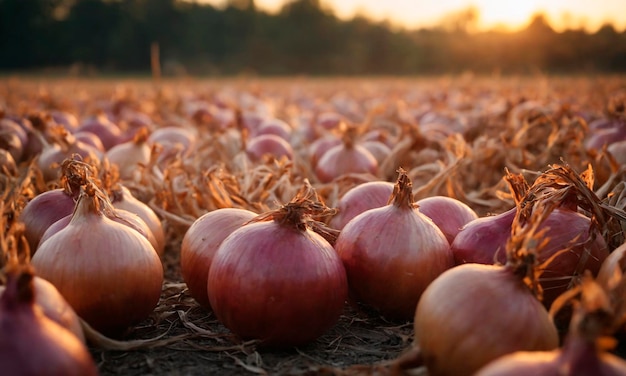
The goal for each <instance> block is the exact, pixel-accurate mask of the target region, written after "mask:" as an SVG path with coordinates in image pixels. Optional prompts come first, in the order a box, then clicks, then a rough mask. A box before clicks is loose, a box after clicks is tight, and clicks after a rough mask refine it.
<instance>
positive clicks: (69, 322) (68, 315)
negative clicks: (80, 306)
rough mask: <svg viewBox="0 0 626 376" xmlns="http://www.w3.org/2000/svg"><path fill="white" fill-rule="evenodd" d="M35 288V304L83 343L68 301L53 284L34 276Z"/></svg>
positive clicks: (0, 293) (83, 334) (81, 332)
mask: <svg viewBox="0 0 626 376" xmlns="http://www.w3.org/2000/svg"><path fill="white" fill-rule="evenodd" d="M33 287H34V289H35V304H36V305H37V306H39V308H40V309H41V311H42V312H43V314H44V315H46V317H48V318H49V319H50V320H52V321H54V322H56V323H57V324H59V325H61V326H62V327H64V328H65V329H68V330H69V331H70V332H72V333H74V335H75V336H76V337H77V338H78V339H80V341H81V342H83V343H85V333H84V332H83V328H82V326H81V323H80V319H79V318H78V315H76V312H74V310H73V309H72V307H71V306H70V305H69V303H68V302H67V301H66V300H65V298H63V296H62V295H61V294H60V293H59V290H57V289H56V287H54V285H53V284H52V283H50V282H48V281H46V280H45V279H43V278H40V277H37V276H35V278H34V279H33ZM4 290H5V286H0V296H2V294H3V293H4Z"/></svg>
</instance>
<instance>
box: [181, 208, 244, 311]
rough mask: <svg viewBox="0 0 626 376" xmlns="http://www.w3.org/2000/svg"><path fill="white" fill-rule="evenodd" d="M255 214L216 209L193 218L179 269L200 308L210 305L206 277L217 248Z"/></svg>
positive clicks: (232, 209)
mask: <svg viewBox="0 0 626 376" xmlns="http://www.w3.org/2000/svg"><path fill="white" fill-rule="evenodd" d="M255 216H256V213H254V212H252V211H250V210H245V209H238V208H222V209H217V210H213V211H211V212H208V213H206V214H204V215H202V216H201V217H200V218H198V219H196V220H195V221H194V223H193V224H192V225H191V227H189V229H188V230H187V232H186V233H185V236H184V237H183V241H182V245H181V249H180V271H181V274H182V276H183V280H184V281H185V283H186V284H187V287H188V288H189V294H190V295H191V296H192V297H193V298H194V299H195V300H196V301H197V302H198V303H199V304H200V305H201V306H202V307H204V308H207V309H210V308H211V304H210V302H209V295H208V293H207V280H208V278H209V269H210V267H211V263H212V261H213V257H214V256H215V252H217V248H218V247H219V245H220V244H221V243H222V241H223V240H224V239H226V237H227V236H228V235H230V234H231V233H232V232H233V231H235V230H236V229H238V228H239V227H241V226H242V225H243V224H244V223H246V222H248V221H249V220H251V219H252V218H254V217H255Z"/></svg>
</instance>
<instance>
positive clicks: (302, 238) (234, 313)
mask: <svg viewBox="0 0 626 376" xmlns="http://www.w3.org/2000/svg"><path fill="white" fill-rule="evenodd" d="M303 197H304V198H303ZM306 197H308V196H304V195H302V196H300V195H299V197H296V198H295V199H294V200H293V201H291V202H290V203H288V204H286V205H284V206H283V207H281V208H279V209H277V210H275V211H272V212H269V213H265V214H263V215H261V216H259V217H257V221H256V222H255V223H250V224H247V225H245V226H243V227H240V228H239V229H237V230H235V231H233V232H232V233H231V234H230V235H229V236H228V237H227V238H226V239H225V240H224V241H223V242H222V244H221V245H220V246H219V248H218V250H217V252H216V253H215V256H214V258H213V262H212V264H211V268H210V269H209V279H208V284H207V291H208V295H209V301H210V304H211V307H212V308H213V311H214V312H215V315H216V316H217V318H218V319H219V320H220V321H221V322H222V323H223V324H224V325H225V326H226V327H227V328H229V329H230V330H231V331H232V332H234V333H235V334H237V335H239V336H240V337H242V338H244V339H258V340H261V341H262V343H263V344H264V345H267V346H296V345H301V344H305V343H308V342H310V341H312V340H314V339H316V338H317V337H319V336H320V335H322V334H323V333H324V332H325V331H326V330H328V329H329V328H330V327H331V326H333V325H334V324H335V323H336V322H337V320H338V319H339V316H340V315H341V313H342V312H343V308H344V303H345V300H346V297H347V281H346V275H345V270H344V268H343V266H342V264H341V260H340V259H339V257H338V256H337V254H336V253H335V251H334V250H333V247H332V245H331V244H330V243H329V242H328V241H327V240H326V239H325V238H323V237H322V236H320V235H319V234H318V233H316V232H313V231H312V230H311V227H310V226H313V225H314V224H315V223H316V222H311V219H310V215H311V214H310V213H313V212H314V210H315V209H316V207H317V206H316V205H313V204H311V202H310V201H308V200H307V199H305V198H306Z"/></svg>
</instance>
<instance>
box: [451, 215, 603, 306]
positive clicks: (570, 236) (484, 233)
mask: <svg viewBox="0 0 626 376" xmlns="http://www.w3.org/2000/svg"><path fill="white" fill-rule="evenodd" d="M515 212H516V210H515V209H511V210H509V211H507V212H505V213H502V214H500V215H498V216H493V217H484V218H479V219H478V220H476V221H472V222H470V223H468V224H467V225H466V226H464V227H463V229H462V230H461V231H460V232H459V234H458V235H457V237H456V238H455V239H454V241H453V242H452V252H453V253H454V258H455V262H456V263H457V264H461V263H466V262H476V263H482V264H493V263H494V262H499V263H504V262H505V260H506V252H505V251H504V248H505V245H506V241H507V239H508V238H509V237H510V234H511V224H512V223H513V218H514V216H515ZM590 226H591V221H590V220H589V218H588V217H585V216H584V215H582V214H579V213H577V212H574V211H571V210H569V209H562V208H557V209H555V210H554V211H553V212H552V213H551V214H550V215H549V216H548V218H547V219H546V220H545V222H544V223H543V224H541V226H540V228H548V231H547V233H546V235H545V236H546V238H549V240H548V244H547V245H546V246H545V247H544V248H543V249H542V251H541V252H539V255H538V260H539V264H541V263H542V262H543V261H545V260H548V259H549V258H550V257H552V256H553V255H554V254H556V253H557V252H559V251H561V250H562V249H564V248H565V247H567V246H568V245H569V244H570V242H571V241H572V240H574V239H575V238H576V237H579V238H578V239H577V240H576V244H578V245H576V246H575V247H574V249H573V250H572V251H567V252H563V253H561V254H560V255H558V256H556V257H555V258H554V259H553V260H552V261H551V262H550V263H549V264H548V265H547V266H546V267H545V268H542V270H543V271H542V274H541V275H540V276H539V282H540V284H541V286H542V287H543V302H544V304H545V305H546V307H549V306H550V304H551V303H552V302H553V301H554V299H556V298H557V297H558V296H559V295H560V294H562V293H563V292H565V290H567V289H568V287H569V284H570V282H571V277H573V276H574V275H577V274H582V272H584V271H585V270H589V271H591V273H592V274H593V275H596V274H597V273H598V271H599V270H600V266H601V264H602V261H604V259H606V257H607V256H608V255H609V251H608V246H607V244H606V242H605V241H604V238H603V237H602V236H600V234H599V233H597V234H596V236H595V239H594V240H593V242H591V243H590V244H589V245H588V246H587V247H588V249H589V254H588V255H587V254H586V252H587V250H586V249H585V247H584V246H583V245H582V243H583V242H585V241H586V240H587V239H588V238H589V228H590ZM581 255H582V257H586V258H587V259H586V261H585V263H584V264H583V265H582V266H579V265H578V264H579V262H580V260H581V259H582V258H581ZM587 256H588V257H587Z"/></svg>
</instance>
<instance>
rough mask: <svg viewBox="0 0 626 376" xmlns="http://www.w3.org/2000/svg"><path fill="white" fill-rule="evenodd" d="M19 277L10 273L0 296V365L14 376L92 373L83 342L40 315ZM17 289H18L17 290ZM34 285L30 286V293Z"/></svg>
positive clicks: (89, 357)
mask: <svg viewBox="0 0 626 376" xmlns="http://www.w3.org/2000/svg"><path fill="white" fill-rule="evenodd" d="M16 279H17V280H19V279H23V277H17V276H11V277H9V279H8V281H7V288H6V290H5V292H4V293H3V294H2V298H0V333H2V336H0V369H1V370H2V374H4V375H16V376H30V375H37V376H48V375H55V376H56V375H67V376H79V375H80V376H91V375H93V376H96V375H97V374H98V370H97V368H96V366H95V363H94V361H93V359H92V358H91V355H90V354H89V351H88V350H87V348H86V347H85V345H84V344H83V343H82V342H81V341H80V340H79V339H78V338H77V337H76V336H75V335H73V334H72V333H71V332H70V331H69V330H67V329H65V328H64V327H62V326H61V325H59V324H57V323H56V322H54V321H52V320H51V319H49V318H48V317H46V315H44V314H43V313H42V311H41V309H40V308H39V306H37V305H36V304H35V303H34V297H33V296H32V295H31V296H30V297H27V296H25V295H27V293H26V292H25V291H24V287H23V286H20V284H23V283H24V281H23V280H22V281H16ZM18 290H19V291H18ZM33 290H34V288H33V287H32V286H31V287H30V292H29V293H30V294H33V293H35V294H36V292H33Z"/></svg>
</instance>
